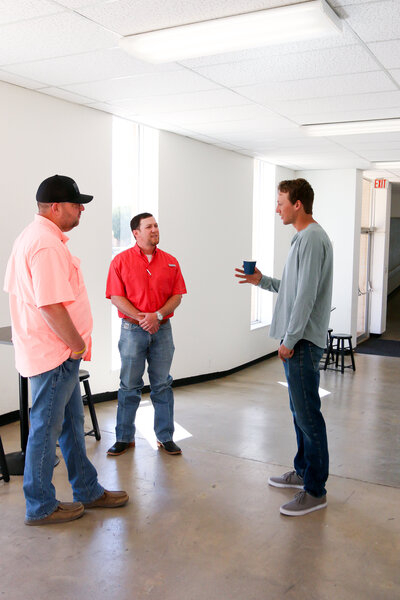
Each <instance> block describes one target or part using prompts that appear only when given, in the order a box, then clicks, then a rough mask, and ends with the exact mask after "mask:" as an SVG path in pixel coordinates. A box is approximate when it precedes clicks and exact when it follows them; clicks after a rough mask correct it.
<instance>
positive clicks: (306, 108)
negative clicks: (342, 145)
mask: <svg viewBox="0 0 400 600" xmlns="http://www.w3.org/2000/svg"><path fill="white" fill-rule="evenodd" d="M270 106H272V108H274V107H275V109H276V110H278V109H279V112H280V114H283V115H286V116H288V117H292V116H293V115H296V114H297V115H298V114H303V115H307V114H310V115H312V114H314V113H324V112H326V113H327V112H330V111H332V112H340V111H350V110H367V109H381V108H397V110H398V112H399V115H400V91H396V92H377V93H373V94H356V95H348V96H330V97H329V98H312V99H311V98H308V99H305V100H287V101H282V100H280V101H276V102H272V103H270Z"/></svg>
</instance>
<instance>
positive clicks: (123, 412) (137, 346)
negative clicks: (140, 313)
mask: <svg viewBox="0 0 400 600" xmlns="http://www.w3.org/2000/svg"><path fill="white" fill-rule="evenodd" d="M118 348H119V352H120V355H121V374H120V388H119V390H118V410H117V426H116V428H115V432H116V437H117V441H118V442H132V441H133V440H134V438H135V431H136V429H135V416H136V411H137V408H138V406H139V404H140V400H141V397H142V388H143V385H144V383H143V374H144V369H145V362H146V360H147V364H148V368H147V372H148V374H149V380H150V398H151V401H152V403H153V406H154V431H155V434H156V437H157V439H158V440H159V441H160V442H168V441H170V440H172V436H173V434H174V395H173V392H172V388H171V385H172V377H171V375H170V373H169V371H170V368H171V364H172V358H173V356H174V350H175V347H174V342H173V339H172V329H171V323H170V321H169V320H168V321H166V322H165V323H163V324H161V325H160V328H159V330H158V331H157V333H153V334H150V333H148V332H147V331H144V329H142V328H141V327H140V326H139V325H135V324H134V323H130V322H129V321H127V320H125V319H122V323H121V337H120V340H119V344H118Z"/></svg>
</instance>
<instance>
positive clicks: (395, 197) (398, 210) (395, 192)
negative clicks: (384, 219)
mask: <svg viewBox="0 0 400 600" xmlns="http://www.w3.org/2000/svg"><path fill="white" fill-rule="evenodd" d="M391 188H392V200H391V212H390V216H391V217H400V184H399V183H392V184H391Z"/></svg>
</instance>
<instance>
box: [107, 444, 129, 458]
mask: <svg viewBox="0 0 400 600" xmlns="http://www.w3.org/2000/svg"><path fill="white" fill-rule="evenodd" d="M134 446H135V442H115V444H114V446H111V448H109V449H108V450H107V454H108V455H109V456H119V455H120V454H124V453H125V452H126V451H127V450H129V448H133V447H134Z"/></svg>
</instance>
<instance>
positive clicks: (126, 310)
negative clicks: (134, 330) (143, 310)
mask: <svg viewBox="0 0 400 600" xmlns="http://www.w3.org/2000/svg"><path fill="white" fill-rule="evenodd" d="M111 302H112V304H114V306H116V307H117V308H118V310H119V311H120V312H122V313H123V314H124V315H126V316H127V317H130V318H131V319H136V320H139V317H138V314H139V312H140V311H139V310H138V309H137V308H136V307H135V306H134V305H133V304H132V302H129V300H128V298H125V296H111Z"/></svg>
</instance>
